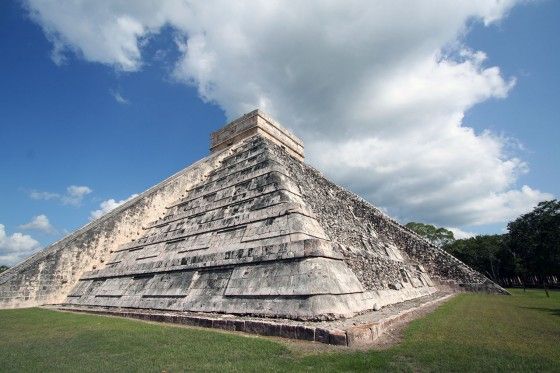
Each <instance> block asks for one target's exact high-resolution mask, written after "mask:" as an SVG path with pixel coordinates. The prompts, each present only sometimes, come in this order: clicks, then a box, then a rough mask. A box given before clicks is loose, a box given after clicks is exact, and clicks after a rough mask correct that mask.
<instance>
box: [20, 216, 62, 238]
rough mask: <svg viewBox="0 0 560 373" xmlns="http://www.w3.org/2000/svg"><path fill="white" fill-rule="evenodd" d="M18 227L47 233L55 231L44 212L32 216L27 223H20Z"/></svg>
mask: <svg viewBox="0 0 560 373" xmlns="http://www.w3.org/2000/svg"><path fill="white" fill-rule="evenodd" d="M19 227H20V229H25V230H37V231H41V232H44V233H49V234H51V233H54V232H55V229H54V227H53V226H52V225H51V222H50V221H49V218H48V217H47V215H44V214H41V215H37V216H34V217H33V218H32V219H31V221H30V222H29V223H26V224H23V225H20V226H19Z"/></svg>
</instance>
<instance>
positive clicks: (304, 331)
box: [296, 325, 315, 341]
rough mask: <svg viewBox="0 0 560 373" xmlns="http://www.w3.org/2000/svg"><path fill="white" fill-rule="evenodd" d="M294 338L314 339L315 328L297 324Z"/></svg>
mask: <svg viewBox="0 0 560 373" xmlns="http://www.w3.org/2000/svg"><path fill="white" fill-rule="evenodd" d="M296 338H297V339H303V340H306V341H313V340H315V328H310V327H307V326H303V325H298V326H297V327H296Z"/></svg>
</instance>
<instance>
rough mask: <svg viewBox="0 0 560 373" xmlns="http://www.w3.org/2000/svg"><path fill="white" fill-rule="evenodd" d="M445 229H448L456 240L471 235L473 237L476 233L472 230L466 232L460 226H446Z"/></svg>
mask: <svg viewBox="0 0 560 373" xmlns="http://www.w3.org/2000/svg"><path fill="white" fill-rule="evenodd" d="M445 229H447V230H450V231H451V232H453V237H455V239H456V240H462V239H465V238H471V237H475V236H476V235H477V234H476V233H473V232H467V231H464V230H462V229H460V228H455V227H447V228H445Z"/></svg>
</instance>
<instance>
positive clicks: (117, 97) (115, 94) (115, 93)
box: [109, 90, 130, 105]
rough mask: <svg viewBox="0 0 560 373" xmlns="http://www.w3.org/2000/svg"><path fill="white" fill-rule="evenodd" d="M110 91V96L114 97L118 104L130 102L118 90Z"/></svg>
mask: <svg viewBox="0 0 560 373" xmlns="http://www.w3.org/2000/svg"><path fill="white" fill-rule="evenodd" d="M109 92H110V93H111V96H113V98H114V99H115V101H116V102H118V103H119V104H123V105H126V104H129V103H130V102H129V101H128V100H127V99H126V98H124V97H123V96H122V95H121V94H120V93H119V92H118V91H113V90H111V91H109Z"/></svg>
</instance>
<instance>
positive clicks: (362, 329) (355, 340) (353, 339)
mask: <svg viewBox="0 0 560 373" xmlns="http://www.w3.org/2000/svg"><path fill="white" fill-rule="evenodd" d="M346 335H347V338H348V346H350V347H355V346H367V345H368V344H370V343H371V342H372V341H373V337H372V333H371V328H370V327H369V325H358V326H353V327H352V328H350V329H348V330H346Z"/></svg>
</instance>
